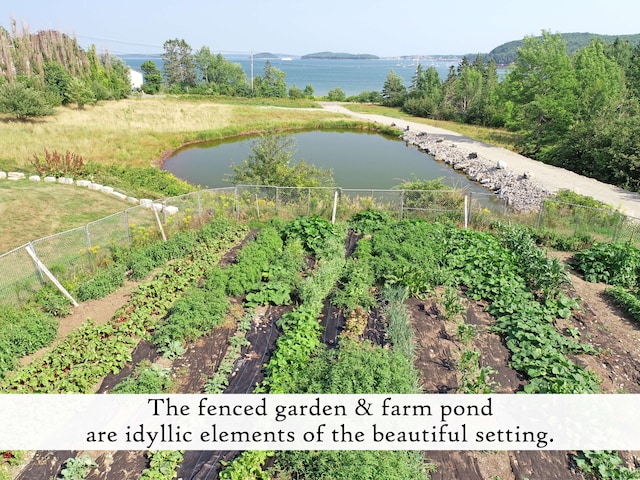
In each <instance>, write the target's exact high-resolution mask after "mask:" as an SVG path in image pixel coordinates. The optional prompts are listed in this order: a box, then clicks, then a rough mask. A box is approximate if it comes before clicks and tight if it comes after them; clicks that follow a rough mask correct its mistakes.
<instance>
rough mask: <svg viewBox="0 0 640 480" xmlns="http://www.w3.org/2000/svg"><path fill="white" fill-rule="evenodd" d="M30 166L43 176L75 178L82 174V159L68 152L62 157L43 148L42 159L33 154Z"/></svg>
mask: <svg viewBox="0 0 640 480" xmlns="http://www.w3.org/2000/svg"><path fill="white" fill-rule="evenodd" d="M31 165H33V167H34V168H35V169H36V170H37V171H38V173H39V174H40V175H43V176H44V175H46V176H52V177H68V176H72V177H75V176H78V175H80V174H82V169H83V166H84V159H83V158H82V157H81V156H80V155H78V154H77V153H73V152H71V151H69V150H67V151H66V153H65V154H64V155H63V154H61V153H60V152H58V151H57V150H53V151H51V152H50V151H49V150H47V149H46V148H45V149H44V157H43V158H40V157H39V156H38V155H36V154H35V153H34V154H33V159H32V160H31Z"/></svg>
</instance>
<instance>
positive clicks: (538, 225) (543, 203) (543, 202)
mask: <svg viewBox="0 0 640 480" xmlns="http://www.w3.org/2000/svg"><path fill="white" fill-rule="evenodd" d="M546 204H547V201H546V200H543V201H542V205H540V210H538V221H537V224H536V230H540V225H542V214H543V212H544V206H545V205H546Z"/></svg>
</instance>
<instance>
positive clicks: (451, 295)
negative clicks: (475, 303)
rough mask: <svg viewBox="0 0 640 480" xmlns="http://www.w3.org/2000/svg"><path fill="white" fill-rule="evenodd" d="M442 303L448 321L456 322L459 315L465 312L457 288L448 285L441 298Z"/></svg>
mask: <svg viewBox="0 0 640 480" xmlns="http://www.w3.org/2000/svg"><path fill="white" fill-rule="evenodd" d="M440 303H441V304H442V306H443V307H444V316H445V318H446V319H447V320H454V319H455V318H456V316H457V315H459V314H461V313H462V312H464V310H465V306H464V305H463V304H462V302H461V301H460V297H459V296H458V292H457V291H456V289H455V288H453V287H451V286H450V285H447V286H446V287H445V288H444V292H443V293H442V295H441V297H440Z"/></svg>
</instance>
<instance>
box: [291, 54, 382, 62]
mask: <svg viewBox="0 0 640 480" xmlns="http://www.w3.org/2000/svg"><path fill="white" fill-rule="evenodd" d="M300 58H302V59H303V60H307V59H322V60H378V59H379V58H380V57H378V56H376V55H369V54H368V53H358V54H353V53H341V52H339V53H335V52H318V53H309V54H307V55H303V56H302V57H300Z"/></svg>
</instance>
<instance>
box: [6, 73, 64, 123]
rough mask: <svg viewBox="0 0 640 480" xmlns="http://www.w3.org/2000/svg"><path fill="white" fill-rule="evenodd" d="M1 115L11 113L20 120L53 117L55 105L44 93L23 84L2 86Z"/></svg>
mask: <svg viewBox="0 0 640 480" xmlns="http://www.w3.org/2000/svg"><path fill="white" fill-rule="evenodd" d="M0 113H10V114H11V115H14V116H15V117H16V118H17V119H18V120H26V119H28V118H30V117H44V116H46V115H53V105H52V104H51V103H50V102H49V100H48V99H47V96H46V94H45V93H44V92H41V91H40V90H37V89H35V88H31V87H29V86H27V85H24V84H23V83H20V82H16V83H5V84H4V85H0Z"/></svg>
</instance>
